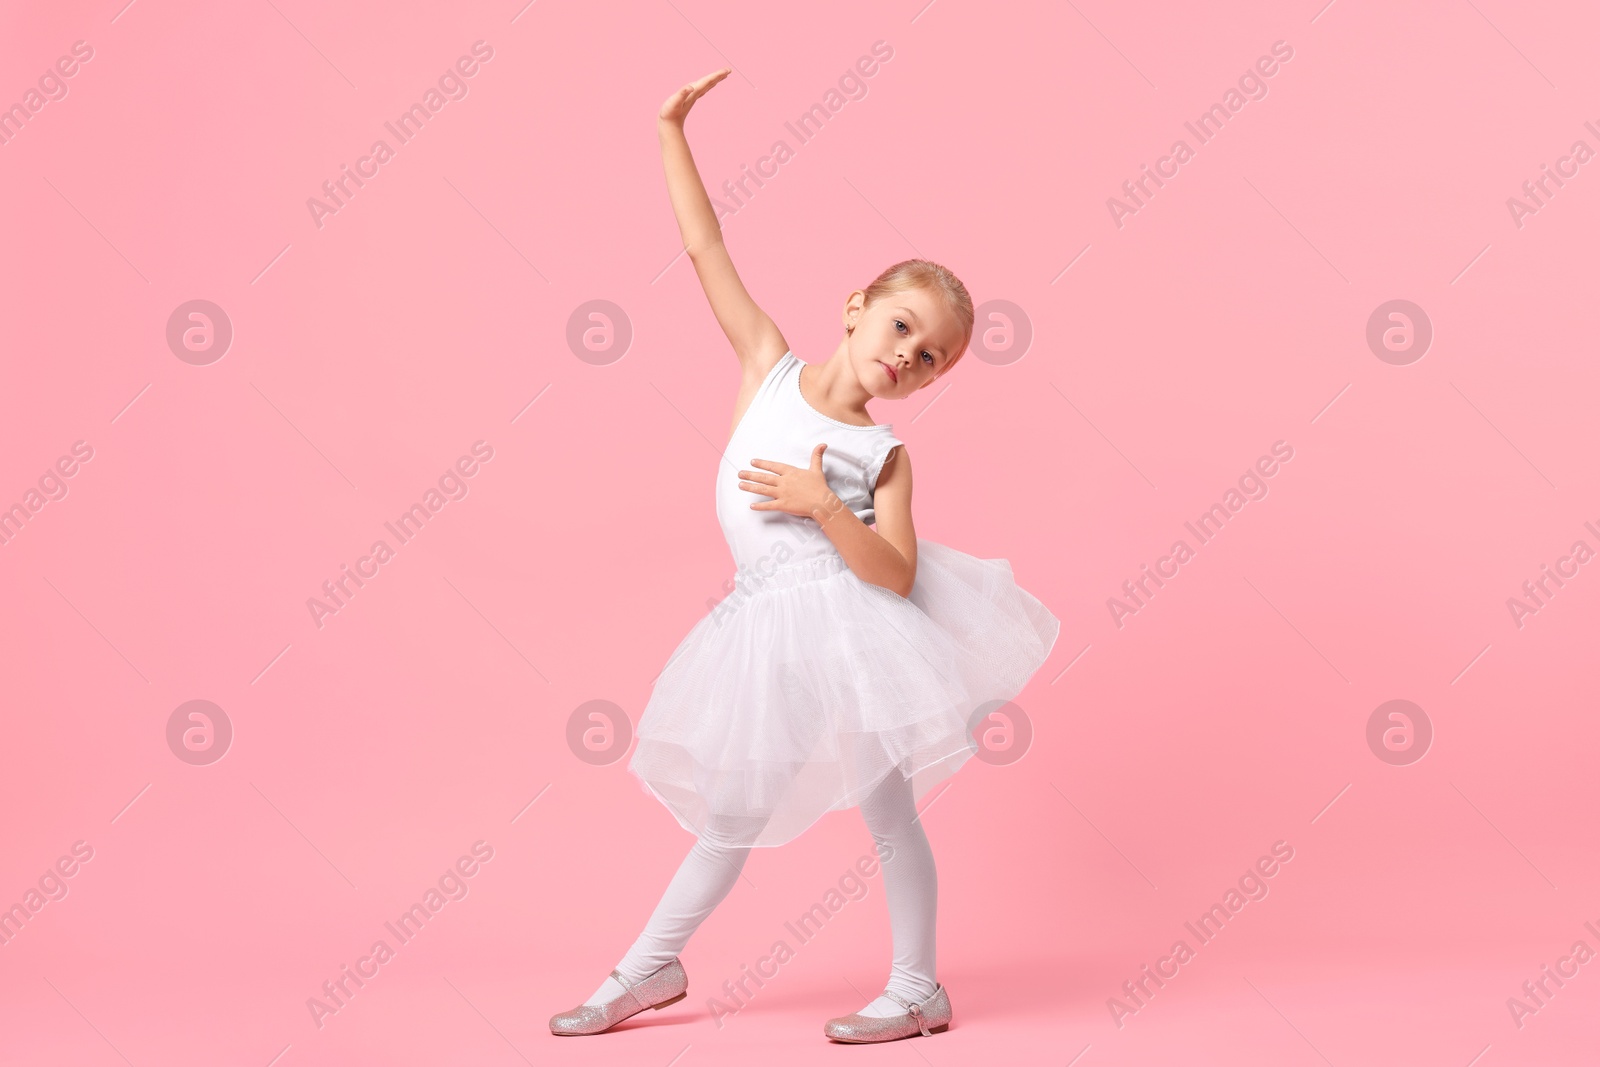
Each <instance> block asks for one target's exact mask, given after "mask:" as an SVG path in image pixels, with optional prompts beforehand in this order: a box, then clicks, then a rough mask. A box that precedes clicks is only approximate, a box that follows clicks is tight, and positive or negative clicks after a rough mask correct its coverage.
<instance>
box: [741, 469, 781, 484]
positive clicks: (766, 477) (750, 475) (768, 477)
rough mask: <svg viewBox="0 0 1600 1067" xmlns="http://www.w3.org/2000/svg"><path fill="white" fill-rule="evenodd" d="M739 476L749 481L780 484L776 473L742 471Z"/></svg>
mask: <svg viewBox="0 0 1600 1067" xmlns="http://www.w3.org/2000/svg"><path fill="white" fill-rule="evenodd" d="M739 477H741V478H743V479H744V480H745V481H747V482H766V483H767V484H768V485H777V484H778V479H777V476H776V475H772V474H760V473H757V472H756V471H740V472H739Z"/></svg>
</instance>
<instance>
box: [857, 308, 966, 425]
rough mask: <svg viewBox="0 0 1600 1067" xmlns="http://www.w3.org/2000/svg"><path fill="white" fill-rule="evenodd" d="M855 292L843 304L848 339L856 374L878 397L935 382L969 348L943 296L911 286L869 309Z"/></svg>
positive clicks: (905, 393)
mask: <svg viewBox="0 0 1600 1067" xmlns="http://www.w3.org/2000/svg"><path fill="white" fill-rule="evenodd" d="M865 300H866V294H865V293H863V292H862V291H861V290H859V289H858V290H856V291H855V292H854V293H851V294H850V300H849V301H848V302H847V303H846V304H845V309H844V321H845V326H846V327H850V326H854V327H855V329H854V330H852V331H851V332H850V336H849V341H848V342H847V345H848V348H849V351H850V365H851V367H852V368H854V370H855V372H856V378H857V379H858V380H859V381H860V382H861V384H862V385H864V386H866V388H867V391H868V392H869V393H871V394H872V395H873V396H875V397H884V398H886V399H891V400H896V399H899V398H901V397H906V396H910V395H911V394H912V393H914V392H916V391H917V390H918V389H922V388H925V387H927V386H929V385H932V384H933V381H934V379H935V378H938V377H939V376H940V375H942V374H943V373H944V372H945V371H946V370H949V369H950V366H951V364H953V363H954V362H955V360H956V357H957V356H959V355H960V354H961V349H962V348H963V347H965V343H964V337H965V333H964V331H963V330H962V329H961V324H960V323H959V322H958V321H957V320H956V317H955V316H954V315H952V314H951V313H950V310H949V308H948V307H947V306H946V305H945V302H944V300H943V298H942V297H940V296H938V295H936V294H934V293H931V292H929V291H928V290H926V289H907V290H905V291H903V292H899V293H889V294H887V295H886V296H883V297H880V298H879V299H878V300H877V302H876V303H874V304H872V305H871V306H870V307H869V306H866V304H865Z"/></svg>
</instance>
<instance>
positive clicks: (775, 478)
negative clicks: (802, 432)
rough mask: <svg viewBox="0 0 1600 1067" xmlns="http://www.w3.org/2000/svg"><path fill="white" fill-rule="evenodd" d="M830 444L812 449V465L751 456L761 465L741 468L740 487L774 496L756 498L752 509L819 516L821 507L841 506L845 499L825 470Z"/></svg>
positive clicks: (806, 516) (811, 516)
mask: <svg viewBox="0 0 1600 1067" xmlns="http://www.w3.org/2000/svg"><path fill="white" fill-rule="evenodd" d="M827 447H828V446H827V445H826V444H820V445H818V446H817V447H816V448H813V449H812V450H811V466H810V468H809V469H808V468H806V467H794V466H791V465H789V464H787V463H778V462H776V461H775V460H770V459H752V460H751V461H750V464H751V466H754V467H759V468H761V469H760V470H755V471H752V470H742V471H740V472H739V479H740V481H739V488H740V489H743V490H745V491H747V492H751V493H760V494H762V495H763V496H769V497H771V498H772V499H771V500H758V501H756V502H755V503H753V504H751V505H750V508H751V510H753V511H782V512H786V513H787V514H790V515H799V516H800V517H802V518H807V519H815V518H817V513H818V512H819V511H821V512H831V511H836V510H838V508H839V507H840V506H842V502H841V501H840V500H839V498H838V496H836V495H835V494H834V492H833V490H832V489H830V488H828V479H827V478H826V477H824V476H823V473H822V453H823V452H824V451H825V450H826V449H827ZM818 521H820V520H818Z"/></svg>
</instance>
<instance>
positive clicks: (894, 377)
mask: <svg viewBox="0 0 1600 1067" xmlns="http://www.w3.org/2000/svg"><path fill="white" fill-rule="evenodd" d="M878 366H880V367H882V368H883V369H884V370H885V371H886V372H887V373H888V375H889V380H890V381H891V382H895V383H898V382H899V381H900V375H898V374H896V373H895V372H894V368H893V367H891V366H889V364H887V363H885V362H884V361H883V360H881V359H880V360H878Z"/></svg>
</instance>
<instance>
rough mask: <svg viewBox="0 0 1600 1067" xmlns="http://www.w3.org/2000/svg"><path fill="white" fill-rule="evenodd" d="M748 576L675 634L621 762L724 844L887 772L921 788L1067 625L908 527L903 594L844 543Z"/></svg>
mask: <svg viewBox="0 0 1600 1067" xmlns="http://www.w3.org/2000/svg"><path fill="white" fill-rule="evenodd" d="M758 586H759V587H758V588H756V589H754V591H752V592H749V593H745V592H744V591H742V590H739V591H736V592H734V593H733V594H730V596H729V598H728V599H727V600H725V601H724V602H723V603H722V604H719V605H718V606H717V608H715V609H714V610H713V611H712V612H711V613H710V614H708V615H707V616H706V617H705V618H703V619H701V620H700V621H699V622H698V623H696V624H695V626H694V628H693V629H691V630H690V631H689V633H688V635H687V636H686V637H685V638H684V639H683V641H682V642H681V643H680V644H679V646H678V649H677V651H676V652H674V653H673V655H672V658H671V659H670V660H669V661H668V663H667V666H666V669H665V670H663V671H662V673H661V675H660V677H659V678H657V679H656V684H655V688H654V690H653V692H652V693H651V696H650V701H649V703H648V704H647V705H646V706H645V710H644V713H643V714H642V715H641V716H640V719H639V724H638V729H637V734H638V747H637V749H636V750H635V751H634V753H633V757H632V758H631V759H630V760H629V763H628V769H629V770H630V771H632V772H633V774H635V775H636V776H638V778H639V780H640V781H641V783H642V784H643V786H644V788H645V789H646V790H647V791H649V792H650V793H651V794H652V795H654V796H655V797H656V798H657V799H659V800H660V801H661V802H662V803H663V804H665V805H666V806H667V808H668V810H670V811H671V812H672V814H673V815H674V816H675V817H676V818H677V820H678V822H679V824H680V825H682V826H683V827H684V829H686V830H688V831H689V832H691V833H693V834H695V835H696V836H698V837H706V838H708V839H710V840H712V841H714V842H715V843H718V844H736V845H751V846H757V847H760V846H775V845H782V844H785V843H786V842H788V841H791V840H793V839H794V838H796V837H798V836H799V835H800V834H801V833H803V832H804V831H805V830H806V829H807V828H809V827H810V826H811V825H812V824H813V823H815V822H816V821H817V820H818V819H819V818H821V817H822V815H823V814H825V813H826V812H828V811H832V810H837V809H842V808H850V807H854V806H856V805H858V804H860V803H861V802H862V800H864V799H865V798H866V797H867V795H868V794H870V793H871V792H872V791H873V789H874V788H875V787H876V786H877V785H878V784H879V783H880V782H882V781H883V778H884V776H885V775H887V774H891V773H896V774H901V775H903V776H904V777H906V778H908V779H910V780H911V783H912V790H913V793H914V795H915V796H916V797H917V798H918V799H921V797H922V796H923V795H925V794H926V793H927V791H928V790H929V789H930V788H931V787H932V786H934V785H935V784H937V783H938V782H940V781H941V780H943V779H944V778H947V777H949V776H950V775H951V774H954V773H955V772H956V770H958V769H959V768H960V767H961V765H962V764H964V763H965V762H966V761H967V758H968V757H969V756H971V755H972V753H973V752H975V751H976V743H975V742H974V741H973V739H972V735H971V733H970V729H969V724H970V720H971V718H972V716H973V715H974V714H975V713H976V711H977V709H978V708H979V707H980V706H982V705H985V704H991V703H992V702H996V701H1006V700H1010V699H1012V698H1013V697H1015V696H1016V695H1017V694H1018V693H1019V692H1021V691H1022V688H1023V686H1024V685H1026V684H1027V682H1028V679H1029V678H1030V677H1032V675H1033V674H1034V672H1035V671H1037V670H1038V669H1039V667H1040V666H1041V665H1042V664H1043V663H1044V661H1045V659H1046V658H1047V657H1048V656H1049V655H1050V650H1051V649H1052V648H1053V647H1054V645H1055V641H1056V635H1057V633H1058V632H1059V630H1060V622H1059V621H1058V620H1057V619H1056V618H1055V616H1053V615H1052V614H1051V613H1050V612H1049V611H1048V610H1047V609H1046V608H1045V607H1044V605H1042V604H1041V603H1040V602H1039V601H1038V600H1037V599H1035V598H1034V597H1033V596H1032V595H1030V594H1029V593H1028V592H1027V591H1026V590H1024V589H1022V588H1020V587H1019V586H1018V585H1017V584H1016V582H1015V581H1014V580H1013V578H1012V573H1011V564H1010V563H1008V562H1007V561H1006V560H1003V559H978V558H977V557H975V556H970V555H968V554H966V553H965V552H960V551H957V550H956V549H953V548H950V547H948V546H946V545H942V544H939V543H937V542H935V541H925V540H921V539H919V540H918V541H917V577H916V582H915V584H914V586H913V588H912V590H911V596H910V597H909V598H906V597H901V596H899V595H897V594H895V593H893V592H891V591H889V590H887V589H884V588H883V587H881V586H877V585H873V584H871V583H869V582H864V581H862V580H861V579H860V578H858V577H856V575H855V573H854V572H853V571H851V570H850V569H849V567H848V566H847V565H846V564H845V563H844V560H843V559H841V558H840V557H839V556H838V555H837V554H830V555H825V556H822V557H817V558H812V559H808V560H805V561H803V562H801V563H798V564H796V563H790V564H786V565H785V566H784V567H783V568H782V569H780V570H778V571H777V572H775V573H774V574H773V575H772V576H771V577H770V578H765V579H761V580H759V582H758Z"/></svg>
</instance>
